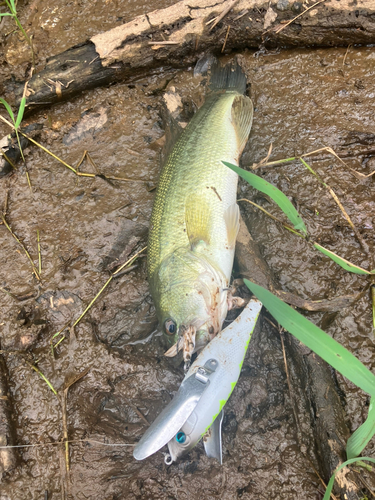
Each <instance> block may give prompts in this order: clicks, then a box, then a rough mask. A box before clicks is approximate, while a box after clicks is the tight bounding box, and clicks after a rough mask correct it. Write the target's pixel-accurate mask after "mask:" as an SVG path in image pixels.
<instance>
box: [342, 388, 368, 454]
mask: <svg viewBox="0 0 375 500" xmlns="http://www.w3.org/2000/svg"><path fill="white" fill-rule="evenodd" d="M374 434H375V397H372V398H371V401H370V406H369V409H368V415H367V418H366V420H365V421H364V423H363V424H362V425H361V426H359V427H358V429H357V430H356V431H354V432H353V434H352V435H351V436H350V438H349V439H348V442H347V443H346V455H347V457H348V458H354V457H358V455H359V454H360V453H361V451H362V450H363V448H364V447H365V446H366V445H367V443H368V442H369V441H370V439H371V438H372V436H373V435H374Z"/></svg>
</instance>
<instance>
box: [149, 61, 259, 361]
mask: <svg viewBox="0 0 375 500" xmlns="http://www.w3.org/2000/svg"><path fill="white" fill-rule="evenodd" d="M214 76H215V78H216V82H217V83H216V85H214V87H215V88H214V90H213V91H212V92H211V93H210V94H209V95H208V97H207V98H206V101H205V103H204V104H203V106H202V107H201V108H200V109H199V110H198V112H197V113H196V114H195V116H194V117H193V119H192V120H191V122H190V123H189V124H188V125H187V127H186V129H185V130H184V131H183V133H182V134H181V136H180V138H179V140H178V141H177V142H176V144H175V146H174V148H173V150H172V152H171V154H170V156H169V158H168V160H167V162H166V164H165V165H164V167H163V169H162V172H161V175H160V180H159V185H158V189H157V192H156V195H155V201H154V207H153V211H152V215H151V221H150V233H149V243H148V275H149V283H150V289H151V294H152V297H153V299H154V303H155V307H156V312H157V315H158V318H159V321H160V323H161V325H162V326H163V327H164V333H166V337H167V339H168V340H169V342H170V343H176V344H175V345H176V349H175V350H174V351H173V353H174V354H177V352H178V350H179V349H183V351H184V359H185V361H188V360H189V359H190V355H191V354H192V352H193V349H195V350H197V348H198V347H199V348H200V347H202V346H203V345H205V343H207V341H208V340H209V339H210V338H213V336H214V335H216V334H217V333H218V332H219V331H220V329H221V325H222V322H223V321H224V319H225V316H226V313H227V309H228V305H227V288H228V284H229V281H230V276H231V272H232V267H233V258H234V245H235V239H236V235H237V231H238V227H239V221H238V217H239V212H238V207H237V205H236V194H237V182H238V176H237V174H235V173H234V172H233V171H232V170H230V169H228V168H227V167H225V166H224V165H223V164H222V161H227V162H230V163H234V164H238V161H239V157H240V155H241V153H242V150H243V148H244V146H245V144H246V141H247V138H248V135H249V133H250V128H251V122H252V113H253V108H252V103H251V100H250V99H249V98H248V97H245V96H243V95H242V93H241V92H242V91H243V90H244V88H245V86H246V78H245V76H244V74H243V73H242V70H241V69H240V68H239V67H237V68H236V69H234V70H232V69H231V68H228V67H225V68H221V69H218V70H217V71H216V73H215V75H214V74H213V75H212V78H214ZM222 85H224V86H225V87H226V88H223V87H222ZM166 325H167V326H166ZM195 337H196V338H197V340H198V343H197V345H196V346H195ZM183 338H184V339H185V341H186V342H185V343H184V345H183V346H182V343H181V339H183ZM189 339H190V340H189ZM188 351H189V352H188ZM174 354H173V355H174ZM185 354H186V356H185ZM167 355H172V354H167Z"/></svg>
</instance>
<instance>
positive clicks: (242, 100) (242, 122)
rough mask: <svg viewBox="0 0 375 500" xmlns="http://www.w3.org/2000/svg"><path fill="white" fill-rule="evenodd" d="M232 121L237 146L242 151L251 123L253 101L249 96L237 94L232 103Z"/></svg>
mask: <svg viewBox="0 0 375 500" xmlns="http://www.w3.org/2000/svg"><path fill="white" fill-rule="evenodd" d="M232 123H233V126H234V129H235V131H236V135H237V141H238V148H239V150H240V154H241V153H242V151H243V149H244V147H245V145H246V142H247V139H248V138H249V134H250V130H251V125H252V123H253V103H252V101H251V99H250V97H247V96H243V95H238V96H236V97H235V98H234V100H233V104H232Z"/></svg>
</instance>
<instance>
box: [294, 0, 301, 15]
mask: <svg viewBox="0 0 375 500" xmlns="http://www.w3.org/2000/svg"><path fill="white" fill-rule="evenodd" d="M292 11H293V12H295V13H296V14H300V13H301V12H302V3H301V2H294V4H293V5H292Z"/></svg>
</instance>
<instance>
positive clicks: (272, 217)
mask: <svg viewBox="0 0 375 500" xmlns="http://www.w3.org/2000/svg"><path fill="white" fill-rule="evenodd" d="M237 201H246V202H247V203H250V204H251V205H254V207H256V208H259V210H261V211H262V212H264V213H265V214H266V215H268V217H271V219H273V220H275V221H277V222H280V224H282V225H283V226H284V227H285V229H288V231H291V232H292V233H294V234H298V236H300V237H301V238H304V236H303V234H301V233H299V232H298V231H296V230H295V229H294V228H293V227H292V226H289V224H285V222H283V221H282V220H281V219H278V218H277V217H275V216H274V215H272V214H271V213H270V212H268V211H267V210H266V209H265V208H263V207H261V206H260V205H257V204H256V203H254V202H253V201H250V200H248V199H247V198H241V199H239V200H237Z"/></svg>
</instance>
